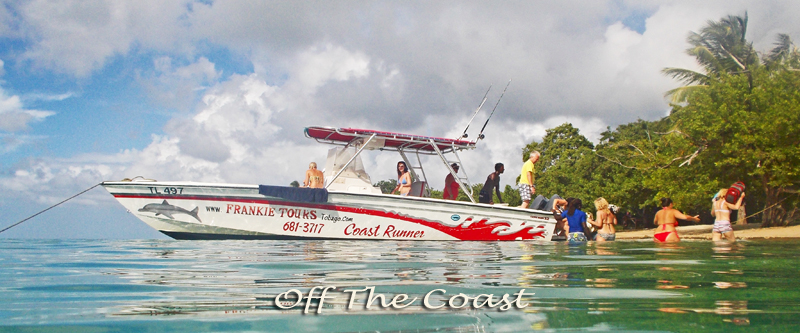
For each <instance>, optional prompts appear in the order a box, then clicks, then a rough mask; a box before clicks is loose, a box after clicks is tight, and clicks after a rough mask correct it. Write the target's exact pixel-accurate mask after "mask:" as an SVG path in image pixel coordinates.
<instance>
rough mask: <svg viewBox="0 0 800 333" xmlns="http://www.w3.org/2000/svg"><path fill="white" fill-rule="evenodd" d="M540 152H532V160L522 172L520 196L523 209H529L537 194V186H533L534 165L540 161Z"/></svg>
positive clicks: (523, 166) (530, 159) (525, 165)
mask: <svg viewBox="0 0 800 333" xmlns="http://www.w3.org/2000/svg"><path fill="white" fill-rule="evenodd" d="M540 155H541V154H539V152H538V151H535V150H534V151H532V152H531V155H530V158H528V160H527V161H525V164H523V165H522V172H521V173H520V175H519V196H520V198H521V199H522V205H521V206H520V207H521V208H528V205H530V204H531V198H532V197H533V194H534V193H536V186H534V185H533V177H534V176H533V164H534V163H536V162H538V161H539V156H540Z"/></svg>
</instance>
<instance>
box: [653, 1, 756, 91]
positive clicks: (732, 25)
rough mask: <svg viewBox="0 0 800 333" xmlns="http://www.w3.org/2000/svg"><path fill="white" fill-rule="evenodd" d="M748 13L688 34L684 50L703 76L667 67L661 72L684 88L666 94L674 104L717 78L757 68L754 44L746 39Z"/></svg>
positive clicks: (708, 23) (710, 22) (709, 23)
mask: <svg viewBox="0 0 800 333" xmlns="http://www.w3.org/2000/svg"><path fill="white" fill-rule="evenodd" d="M746 34H747V13H745V14H744V17H740V16H731V15H729V16H728V17H725V18H722V19H720V20H719V21H708V22H707V23H706V26H705V27H703V28H702V29H701V30H700V33H696V32H690V33H689V37H688V38H687V41H688V42H689V44H690V45H691V47H690V48H689V49H687V50H686V53H688V54H689V55H691V56H694V57H695V59H697V63H698V64H699V65H700V66H701V67H703V70H704V71H705V73H700V72H695V71H692V70H688V69H683V68H672V67H667V68H664V69H663V70H662V72H663V73H664V74H666V75H668V76H671V77H673V78H675V79H678V80H679V81H681V82H683V83H684V84H685V85H684V86H683V87H678V88H675V89H672V90H670V91H668V92H667V93H666V95H667V96H671V97H672V102H673V103H680V102H685V101H686V99H687V97H688V96H690V95H691V94H692V93H695V92H696V91H698V90H701V89H703V88H704V87H706V86H708V85H709V84H710V83H711V82H713V81H714V80H715V79H716V76H717V75H720V74H747V75H749V72H750V70H751V69H753V68H755V67H758V66H759V60H758V54H757V53H756V52H755V50H754V49H753V44H752V43H751V42H748V41H747V39H746V38H745V35H746Z"/></svg>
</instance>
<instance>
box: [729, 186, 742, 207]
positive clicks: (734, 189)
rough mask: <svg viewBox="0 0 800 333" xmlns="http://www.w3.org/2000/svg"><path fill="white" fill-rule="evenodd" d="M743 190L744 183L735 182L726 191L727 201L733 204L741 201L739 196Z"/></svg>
mask: <svg viewBox="0 0 800 333" xmlns="http://www.w3.org/2000/svg"><path fill="white" fill-rule="evenodd" d="M743 192H744V183H742V182H735V183H733V185H731V187H730V188H729V189H728V193H725V201H727V202H728V203H731V204H735V203H736V201H739V197H740V196H742V193H743Z"/></svg>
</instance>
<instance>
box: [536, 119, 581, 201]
mask: <svg viewBox="0 0 800 333" xmlns="http://www.w3.org/2000/svg"><path fill="white" fill-rule="evenodd" d="M593 148H594V147H593V145H592V143H591V142H590V141H589V140H588V139H586V137H584V136H583V135H581V134H580V131H579V130H578V129H577V128H575V127H573V126H572V124H570V123H565V124H562V125H560V126H558V127H556V128H552V129H548V130H547V131H546V134H545V136H544V137H543V138H542V142H535V141H534V142H531V143H530V144H528V145H527V146H525V148H523V149H522V159H523V161H526V160H527V159H528V156H529V155H530V153H531V152H532V151H534V150H536V151H538V152H539V153H541V157H540V158H539V161H538V162H537V163H536V165H535V180H534V184H535V185H536V195H543V196H545V197H549V196H552V195H553V194H558V195H560V196H562V197H565V198H566V197H567V196H572V197H579V198H581V200H585V199H588V198H589V197H591V196H592V195H593V191H592V189H591V188H589V187H588V186H587V182H586V180H587V179H589V178H590V177H591V174H592V167H593V164H594V163H593V162H594V156H593V153H592V149H593ZM584 198H585V199H584Z"/></svg>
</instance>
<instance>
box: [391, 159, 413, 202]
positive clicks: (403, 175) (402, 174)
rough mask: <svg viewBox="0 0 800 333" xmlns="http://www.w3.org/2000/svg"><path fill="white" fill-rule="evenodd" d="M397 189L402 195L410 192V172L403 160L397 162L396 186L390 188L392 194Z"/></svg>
mask: <svg viewBox="0 0 800 333" xmlns="http://www.w3.org/2000/svg"><path fill="white" fill-rule="evenodd" d="M398 190H399V192H400V195H402V196H404V197H405V196H408V192H411V173H409V172H408V166H407V165H406V162H403V161H400V162H397V187H395V188H394V190H392V194H394V192H397V191H398Z"/></svg>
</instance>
